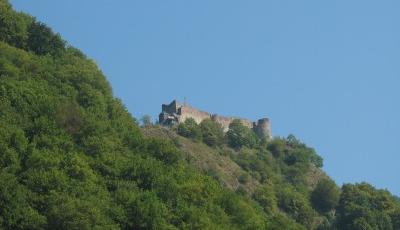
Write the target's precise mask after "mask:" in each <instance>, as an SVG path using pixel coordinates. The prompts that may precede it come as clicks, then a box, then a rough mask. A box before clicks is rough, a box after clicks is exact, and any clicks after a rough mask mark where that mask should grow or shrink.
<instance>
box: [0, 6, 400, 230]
mask: <svg viewBox="0 0 400 230" xmlns="http://www.w3.org/2000/svg"><path fill="white" fill-rule="evenodd" d="M136 77H138V78H140V76H136ZM144 121H146V122H145V123H144V125H143V127H139V125H138V122H137V121H136V120H135V118H133V117H132V116H131V115H130V114H129V113H128V112H127V110H126V108H125V107H124V106H123V104H122V103H121V101H120V100H118V99H116V98H115V97H113V95H112V90H111V87H110V85H109V83H108V82H107V80H106V79H105V77H104V76H103V74H102V73H101V71H100V70H99V68H98V67H97V66H96V64H95V63H94V62H93V61H92V60H90V59H88V58H87V57H86V56H85V55H84V54H83V53H82V52H80V51H79V50H77V49H75V48H73V47H71V46H69V45H68V43H67V42H65V41H64V40H63V39H62V38H61V37H60V36H59V35H58V34H56V33H54V32H53V31H52V30H51V29H50V28H49V27H47V26H46V25H45V24H43V23H41V22H38V21H37V20H36V19H35V18H33V17H31V16H29V15H26V14H24V13H17V12H15V11H14V10H13V9H12V8H11V6H10V4H9V3H8V1H6V0H0V181H1V183H0V229H5V230H8V229H10V230H11V229H13V230H14V229H16V230H18V229H61V230H62V229H80V230H81V229H83V230H84V229H356V230H357V229H385V230H387V229H389V230H390V229H400V205H399V201H398V199H397V198H395V197H394V196H392V195H391V194H390V193H389V192H388V191H384V190H377V189H375V188H374V187H372V186H371V185H368V184H366V183H360V184H346V185H344V186H343V187H342V188H339V187H338V186H337V185H336V184H335V183H334V182H333V181H332V180H331V179H330V178H329V177H328V176H326V175H325V174H324V173H323V172H322V171H321V169H320V167H321V166H322V159H321V158H320V157H319V156H318V155H317V154H316V153H315V151H314V150H313V149H312V148H310V147H308V146H306V145H305V144H304V143H302V142H301V141H299V140H298V139H296V138H295V137H294V136H289V137H287V138H276V139H274V140H264V139H258V138H257V137H255V136H254V133H252V131H251V130H248V129H246V128H245V127H243V126H242V125H241V124H240V122H239V123H238V122H235V123H234V124H233V125H232V126H231V127H230V130H229V132H228V133H227V134H224V133H223V132H221V129H220V127H219V126H218V125H217V124H215V123H213V122H212V121H209V120H206V121H204V122H202V124H200V125H198V124H195V123H193V122H192V121H191V120H188V121H187V122H186V123H184V124H182V125H180V126H178V127H170V128H165V127H160V126H157V125H153V124H150V123H149V122H147V120H146V119H144Z"/></svg>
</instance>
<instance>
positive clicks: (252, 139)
mask: <svg viewBox="0 0 400 230" xmlns="http://www.w3.org/2000/svg"><path fill="white" fill-rule="evenodd" d="M226 136H227V138H228V144H229V145H230V146H231V147H233V148H241V147H243V146H246V147H249V148H252V147H255V146H256V144H257V136H256V134H255V133H254V132H253V130H251V129H249V128H247V127H246V126H244V125H243V124H242V122H241V121H240V120H238V119H236V120H233V121H232V123H231V124H230V125H229V130H228V132H227V133H226Z"/></svg>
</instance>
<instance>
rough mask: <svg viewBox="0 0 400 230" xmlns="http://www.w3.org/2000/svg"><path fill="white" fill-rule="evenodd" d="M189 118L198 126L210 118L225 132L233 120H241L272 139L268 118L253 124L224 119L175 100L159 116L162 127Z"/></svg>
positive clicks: (163, 108) (231, 118) (258, 133)
mask: <svg viewBox="0 0 400 230" xmlns="http://www.w3.org/2000/svg"><path fill="white" fill-rule="evenodd" d="M188 118H193V119H194V120H195V121H196V123H197V124H200V122H201V121H203V120H204V119H207V118H210V119H212V120H214V121H216V122H218V123H220V124H221V126H222V128H223V130H224V132H227V131H228V130H229V124H230V123H231V122H232V121H233V120H235V119H239V120H240V121H241V122H242V124H243V125H244V126H246V127H248V128H250V129H253V130H254V132H255V133H256V134H257V135H258V136H259V137H267V138H269V139H271V138H272V134H271V124H270V121H269V119H268V118H262V119H259V120H258V121H257V122H252V121H250V120H247V119H242V118H236V117H224V116H219V115H217V114H210V113H208V112H204V111H201V110H198V109H196V108H193V107H191V106H189V105H186V104H181V103H178V102H177V101H176V100H173V101H172V102H171V103H170V104H163V105H162V111H161V113H160V115H159V123H160V124H161V125H174V124H179V123H182V122H185V120H186V119H188Z"/></svg>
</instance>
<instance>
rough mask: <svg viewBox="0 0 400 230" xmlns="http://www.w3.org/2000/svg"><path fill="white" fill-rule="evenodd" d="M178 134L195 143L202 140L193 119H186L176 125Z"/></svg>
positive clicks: (198, 127) (198, 128)
mask: <svg viewBox="0 0 400 230" xmlns="http://www.w3.org/2000/svg"><path fill="white" fill-rule="evenodd" d="M178 134H179V135H181V136H184V137H187V138H190V139H193V140H195V141H201V139H202V133H201V129H200V126H199V125H198V124H197V123H196V121H195V120H194V119H193V118H188V119H186V120H185V122H183V123H180V124H179V125H178Z"/></svg>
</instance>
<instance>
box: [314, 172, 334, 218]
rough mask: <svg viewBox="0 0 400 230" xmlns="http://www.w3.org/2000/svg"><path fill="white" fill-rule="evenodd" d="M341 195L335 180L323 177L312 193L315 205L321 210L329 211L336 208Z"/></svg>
mask: <svg viewBox="0 0 400 230" xmlns="http://www.w3.org/2000/svg"><path fill="white" fill-rule="evenodd" d="M339 197H340V190H339V188H338V187H337V186H336V184H335V182H333V181H332V180H330V179H322V180H320V181H319V182H318V184H317V186H316V187H315V189H314V191H313V192H312V193H311V202H312V205H313V207H314V208H315V209H316V210H318V211H320V212H323V213H325V212H328V211H330V210H332V209H334V208H335V207H336V206H337V204H338V202H339Z"/></svg>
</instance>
